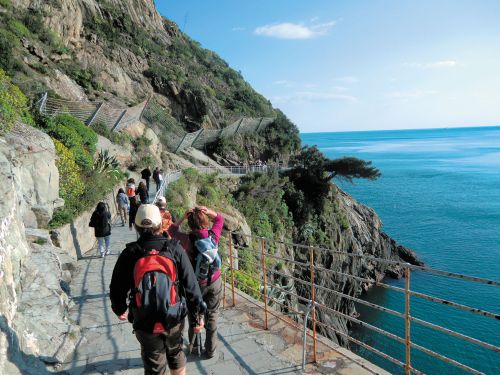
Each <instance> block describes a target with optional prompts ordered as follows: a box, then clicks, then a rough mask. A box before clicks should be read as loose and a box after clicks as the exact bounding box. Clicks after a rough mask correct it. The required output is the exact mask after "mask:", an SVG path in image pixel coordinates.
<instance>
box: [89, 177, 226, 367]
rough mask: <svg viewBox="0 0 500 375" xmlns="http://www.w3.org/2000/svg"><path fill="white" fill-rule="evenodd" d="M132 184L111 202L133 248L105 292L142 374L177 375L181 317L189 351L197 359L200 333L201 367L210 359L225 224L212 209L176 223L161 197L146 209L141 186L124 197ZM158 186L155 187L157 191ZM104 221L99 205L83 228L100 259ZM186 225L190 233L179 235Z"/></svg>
mask: <svg viewBox="0 0 500 375" xmlns="http://www.w3.org/2000/svg"><path fill="white" fill-rule="evenodd" d="M157 170H158V171H159V168H157ZM155 171H156V170H155ZM160 173H161V172H160ZM141 174H142V173H141ZM146 175H147V174H146ZM142 176H144V175H142ZM153 176H154V174H153ZM131 180H132V181H131ZM145 180H146V183H145V184H144V183H143V182H141V183H142V184H144V187H145V189H146V191H147V186H148V184H149V181H148V179H145ZM155 182H156V180H155ZM132 183H133V184H134V185H135V181H133V179H129V180H128V181H127V193H126V192H125V190H123V189H120V190H119V192H118V194H117V196H116V202H117V205H118V211H119V213H120V217H121V220H122V226H124V225H125V221H126V219H127V216H126V215H127V211H128V216H129V228H130V229H131V230H132V229H134V228H135V231H136V233H137V241H135V242H131V243H128V244H127V245H126V247H125V249H124V250H123V251H122V252H121V254H120V255H119V257H118V260H117V261H116V264H115V267H114V270H113V274H112V278H111V284H110V299H111V308H112V310H113V312H114V313H115V314H116V315H117V316H118V319H120V320H128V321H129V322H131V323H132V324H133V328H134V333H135V336H136V338H137V340H138V341H139V343H140V345H141V356H142V360H143V363H144V370H145V374H166V373H167V365H168V368H169V369H170V373H171V374H173V375H182V374H185V368H186V356H185V354H184V351H183V340H182V332H183V330H184V325H185V317H186V316H187V318H188V324H189V327H188V335H189V343H190V345H189V351H192V349H193V347H197V348H198V349H199V351H200V354H201V348H202V342H201V335H200V333H201V331H202V330H203V328H205V332H206V338H205V343H204V350H203V353H202V355H203V357H204V358H207V359H208V358H212V357H213V356H214V355H215V351H216V347H217V315H218V309H219V306H220V301H221V299H222V280H221V259H220V256H219V254H218V243H219V239H220V235H221V232H222V227H223V224H224V218H223V216H222V215H221V214H220V213H217V212H216V211H214V210H212V209H209V208H207V207H205V206H196V207H194V208H191V209H188V210H187V211H186V212H185V213H184V215H182V217H180V218H179V220H177V221H174V218H173V217H172V215H171V213H170V212H169V211H168V210H167V201H166V199H165V197H163V196H159V197H158V198H157V199H156V201H155V202H153V203H154V204H150V203H149V200H148V199H149V197H147V199H143V197H142V195H141V193H140V192H141V183H139V186H138V187H137V189H135V186H134V195H133V196H130V195H129V194H128V190H129V187H130V186H131V185H132ZM159 185H161V180H160V183H159V184H158V182H157V188H159ZM138 196H139V199H138V198H137V197H138ZM110 219H111V215H110V213H109V209H108V208H107V206H106V204H105V203H103V202H100V203H99V204H98V205H97V207H96V210H95V212H94V213H93V215H92V218H91V221H90V223H89V225H90V226H91V227H94V230H95V235H96V237H97V239H98V243H99V246H98V251H99V253H100V254H101V257H103V256H104V255H107V254H109V243H110V242H109V238H110V234H111V225H110ZM185 221H186V222H187V227H188V231H183V230H182V229H181V225H182V224H183V223H184V222H185ZM104 226H106V228H104V230H103V227H104ZM108 226H109V228H107V227H108ZM108 229H109V230H108Z"/></svg>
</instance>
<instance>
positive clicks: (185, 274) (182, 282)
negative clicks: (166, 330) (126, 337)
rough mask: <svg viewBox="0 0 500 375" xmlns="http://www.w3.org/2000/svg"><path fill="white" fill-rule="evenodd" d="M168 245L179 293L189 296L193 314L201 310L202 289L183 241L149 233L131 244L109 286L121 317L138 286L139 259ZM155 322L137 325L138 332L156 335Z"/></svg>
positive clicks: (187, 299) (115, 270) (189, 307)
mask: <svg viewBox="0 0 500 375" xmlns="http://www.w3.org/2000/svg"><path fill="white" fill-rule="evenodd" d="M165 243H166V244H167V247H168V250H169V253H170V255H171V256H172V259H173V260H174V262H175V264H176V268H177V278H178V280H179V286H180V287H179V293H183V294H184V295H185V297H186V302H187V306H188V310H189V311H190V312H191V313H192V312H194V311H197V310H198V307H199V305H200V303H201V302H202V296H201V292H200V287H199V286H198V281H197V280H196V276H195V275H194V271H193V268H192V267H191V263H190V262H189V258H188V257H187V255H186V252H185V251H184V249H183V248H182V246H181V245H180V243H179V241H175V240H169V239H167V238H165V237H163V236H161V235H160V236H153V235H151V234H148V235H142V236H141V237H140V238H139V240H137V242H131V243H128V244H127V245H126V247H125V250H123V251H122V253H121V254H120V256H119V257H118V260H117V261H116V265H115V268H114V270H113V276H112V277H111V284H110V286H109V298H110V299H111V308H112V309H113V312H114V313H115V314H116V315H121V314H123V313H124V312H125V311H126V310H127V295H128V293H129V291H130V290H132V289H133V288H134V287H135V286H134V266H135V263H136V262H137V260H139V258H141V257H142V256H143V255H144V251H149V250H152V249H156V250H161V249H162V248H163V246H164V244H165ZM137 245H139V246H137ZM155 323H156V322H154V321H147V322H141V323H140V324H141V325H140V326H136V325H135V326H134V329H139V330H143V331H146V332H153V328H154V325H155Z"/></svg>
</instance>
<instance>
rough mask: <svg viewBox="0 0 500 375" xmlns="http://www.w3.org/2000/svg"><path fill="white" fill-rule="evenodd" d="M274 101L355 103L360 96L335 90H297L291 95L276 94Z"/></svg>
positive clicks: (281, 102) (276, 102) (279, 102)
mask: <svg viewBox="0 0 500 375" xmlns="http://www.w3.org/2000/svg"><path fill="white" fill-rule="evenodd" d="M272 101H273V102H274V103H275V104H285V103H301V102H302V103H303V102H318V101H343V102H351V103H354V102H357V101H358V98H356V97H355V96H352V95H345V94H339V93H335V92H322V91H296V92H294V93H293V94H290V95H283V96H275V97H273V98H272Z"/></svg>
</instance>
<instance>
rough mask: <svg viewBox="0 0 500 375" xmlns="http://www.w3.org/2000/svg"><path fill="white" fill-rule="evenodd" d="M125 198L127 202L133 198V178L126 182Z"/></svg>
mask: <svg viewBox="0 0 500 375" xmlns="http://www.w3.org/2000/svg"><path fill="white" fill-rule="evenodd" d="M127 197H128V199H129V201H130V198H132V197H135V180H134V179H133V178H129V179H128V180H127Z"/></svg>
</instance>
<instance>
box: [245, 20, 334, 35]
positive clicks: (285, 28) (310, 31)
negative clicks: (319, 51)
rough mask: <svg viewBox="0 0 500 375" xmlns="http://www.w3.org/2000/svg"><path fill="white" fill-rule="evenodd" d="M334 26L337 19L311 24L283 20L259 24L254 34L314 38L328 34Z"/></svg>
mask: <svg viewBox="0 0 500 375" xmlns="http://www.w3.org/2000/svg"><path fill="white" fill-rule="evenodd" d="M333 26H335V21H330V22H326V23H317V24H313V25H310V26H307V25H304V24H298V23H291V22H283V23H277V24H273V25H264V26H259V27H257V28H256V29H255V30H254V34H256V35H260V36H267V37H271V38H278V39H312V38H316V37H319V36H322V35H325V34H327V33H328V31H330V29H331V28H332V27H333Z"/></svg>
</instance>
